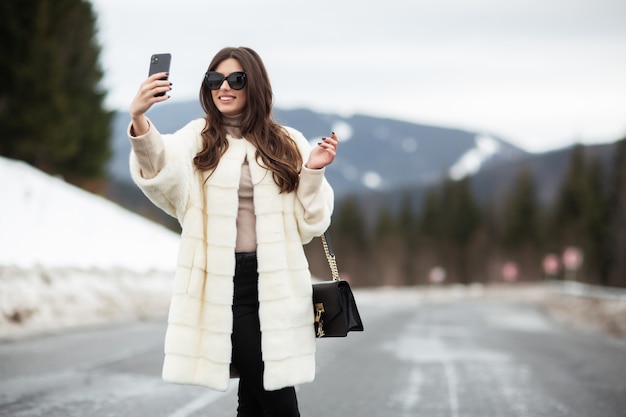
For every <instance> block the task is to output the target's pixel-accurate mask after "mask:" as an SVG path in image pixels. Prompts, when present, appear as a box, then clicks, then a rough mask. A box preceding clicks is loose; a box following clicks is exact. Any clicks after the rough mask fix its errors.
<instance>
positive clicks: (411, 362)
mask: <svg viewBox="0 0 626 417" xmlns="http://www.w3.org/2000/svg"><path fill="white" fill-rule="evenodd" d="M357 302H359V303H360V309H361V315H362V317H363V320H364V323H365V326H366V331H365V332H363V333H353V334H350V335H349V337H348V338H345V339H325V340H318V355H317V357H318V376H317V379H316V381H315V382H314V383H312V384H306V385H303V386H300V387H298V398H299V402H300V409H301V413H302V416H303V417H321V416H323V417H335V416H337V417H338V416H342V417H345V416H358V417H370V416H371V417H387V416H394V417H405V416H406V417H408V416H411V417H417V416H419V417H499V416H502V417H543V416H545V417H559V416H568V417H572V416H574V417H577V416H579V417H596V416H597V417H624V416H626V344H624V342H618V341H615V340H613V339H609V338H607V337H604V336H602V335H599V334H592V333H586V332H581V331H576V330H573V329H569V328H565V327H562V326H561V325H559V324H557V323H555V322H553V321H551V320H550V319H549V318H547V317H546V316H544V315H543V314H542V313H541V312H539V311H537V310H535V309H534V308H532V307H529V306H527V305H523V304H512V303H510V302H503V301H500V302H495V301H464V302H458V303H436V304H421V305H420V304H418V303H416V302H412V301H411V300H409V299H407V298H406V297H398V298H394V297H389V296H386V297H384V298H377V297H374V296H371V295H369V296H366V297H363V298H362V299H361V300H359V298H358V296H357ZM164 331H165V328H164V324H163V322H162V321H146V322H139V323H131V324H124V325H115V326H113V325H112V326H109V327H97V328H90V329H83V330H80V331H71V332H65V333H61V334H55V335H46V336H39V337H34V338H29V339H24V340H19V341H9V342H3V343H1V344H0V416H12V417H31V416H46V417H54V416H63V417H72V416H76V417H100V416H102V417H104V416H108V417H113V416H124V417H127V416H133V417H148V416H149V417H161V416H162V417H199V416H204V417H207V416H208V417H222V416H234V415H235V408H236V384H235V383H231V389H230V390H229V391H227V392H226V393H220V392H214V391H211V390H208V389H205V388H201V387H192V386H181V385H172V384H166V383H164V382H162V381H161V380H160V366H161V361H162V353H161V350H162V342H163V335H164ZM233 382H235V381H233Z"/></svg>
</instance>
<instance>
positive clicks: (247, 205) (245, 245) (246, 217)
mask: <svg viewBox="0 0 626 417" xmlns="http://www.w3.org/2000/svg"><path fill="white" fill-rule="evenodd" d="M223 118H224V125H225V127H226V133H229V134H230V135H231V136H232V137H233V138H236V139H239V140H244V139H243V138H242V136H241V130H240V129H239V120H240V118H239V116H227V115H223ZM255 251H256V216H255V215H254V200H253V186H252V178H251V176H250V166H249V165H248V159H247V158H246V159H244V161H243V164H242V165H241V180H240V181H239V211H238V212H237V243H236V245H235V252H255Z"/></svg>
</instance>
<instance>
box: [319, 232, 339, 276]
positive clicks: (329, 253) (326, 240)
mask: <svg viewBox="0 0 626 417" xmlns="http://www.w3.org/2000/svg"><path fill="white" fill-rule="evenodd" d="M321 238H322V246H324V253H325V254H326V259H327V260H328V266H330V273H331V274H332V276H333V281H339V269H337V261H336V260H335V253H334V252H333V248H332V247H331V246H330V236H329V235H328V230H327V231H325V232H324V234H323V235H322V236H321Z"/></svg>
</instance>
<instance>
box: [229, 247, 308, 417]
mask: <svg viewBox="0 0 626 417" xmlns="http://www.w3.org/2000/svg"><path fill="white" fill-rule="evenodd" d="M236 260H237V266H236V269H235V279H234V282H235V291H234V298H233V334H232V342H233V353H232V362H233V365H234V366H235V368H237V370H238V371H239V375H240V379H239V392H238V395H239V407H238V408H237V416H238V417H299V416H300V412H299V411H298V400H297V398H296V391H295V389H294V388H293V387H287V388H283V389H280V390H277V391H266V390H265V389H264V388H263V358H262V354H261V326H260V323H259V301H258V299H259V297H258V289H257V283H258V273H257V262H256V254H255V253H238V254H236Z"/></svg>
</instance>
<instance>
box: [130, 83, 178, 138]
mask: <svg viewBox="0 0 626 417" xmlns="http://www.w3.org/2000/svg"><path fill="white" fill-rule="evenodd" d="M166 76H167V73H165V72H159V73H156V74H153V75H151V76H149V77H148V78H147V79H146V80H145V81H144V82H143V83H142V84H141V86H140V87H139V91H137V95H135V98H134V99H133V101H132V102H131V103H130V117H131V120H132V123H133V132H134V133H135V136H141V135H143V134H145V133H147V132H148V130H149V129H150V125H149V124H148V120H147V119H146V117H145V116H144V114H145V113H146V112H147V111H148V110H150V107H152V105H153V104H154V103H160V102H162V101H165V100H167V99H169V98H170V96H169V95H168V94H167V92H168V91H170V90H171V89H172V83H170V82H169V81H168V80H162V79H161V78H165V77H166ZM159 93H165V94H164V95H162V96H157V94H159Z"/></svg>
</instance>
